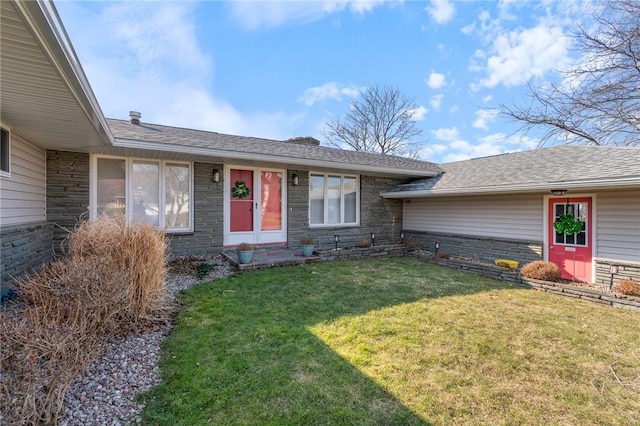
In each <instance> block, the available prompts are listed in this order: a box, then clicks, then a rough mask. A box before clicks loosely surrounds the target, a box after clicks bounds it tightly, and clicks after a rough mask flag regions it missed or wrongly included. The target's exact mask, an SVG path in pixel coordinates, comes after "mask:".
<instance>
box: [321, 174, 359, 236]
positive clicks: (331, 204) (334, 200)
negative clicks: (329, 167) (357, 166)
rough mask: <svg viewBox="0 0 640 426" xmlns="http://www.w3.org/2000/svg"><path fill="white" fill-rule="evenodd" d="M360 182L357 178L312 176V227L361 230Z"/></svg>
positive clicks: (352, 176) (335, 175)
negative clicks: (341, 227) (359, 227)
mask: <svg viewBox="0 0 640 426" xmlns="http://www.w3.org/2000/svg"><path fill="white" fill-rule="evenodd" d="M359 224H360V179H359V178H358V176H356V175H340V174H335V173H314V172H312V173H311V174H310V175H309V226H310V227H323V226H332V227H333V226H358V225H359Z"/></svg>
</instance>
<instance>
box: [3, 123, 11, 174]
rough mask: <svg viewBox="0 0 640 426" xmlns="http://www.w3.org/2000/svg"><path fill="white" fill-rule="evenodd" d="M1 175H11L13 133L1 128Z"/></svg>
mask: <svg viewBox="0 0 640 426" xmlns="http://www.w3.org/2000/svg"><path fill="white" fill-rule="evenodd" d="M0 174H1V175H3V176H9V175H10V174H11V132H9V130H7V129H5V128H4V127H0Z"/></svg>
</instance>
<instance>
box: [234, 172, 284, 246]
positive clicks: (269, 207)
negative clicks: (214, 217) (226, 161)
mask: <svg viewBox="0 0 640 426" xmlns="http://www.w3.org/2000/svg"><path fill="white" fill-rule="evenodd" d="M285 176H286V171H285V170H272V169H240V168H232V169H230V170H229V178H228V181H227V182H228V183H227V187H228V191H227V194H228V195H227V197H226V201H227V203H228V206H229V208H228V212H229V214H228V220H227V221H225V223H228V227H227V232H226V235H225V244H226V245H237V244H240V243H242V242H247V243H253V244H267V243H284V242H286V240H287V235H286V234H287V233H286V229H285V224H286V218H285V215H286V210H285V205H286V200H285V190H286V185H285V183H286V182H285ZM244 188H247V189H244Z"/></svg>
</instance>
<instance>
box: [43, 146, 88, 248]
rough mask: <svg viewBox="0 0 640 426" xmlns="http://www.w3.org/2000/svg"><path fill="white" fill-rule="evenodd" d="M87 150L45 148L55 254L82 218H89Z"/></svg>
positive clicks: (48, 203) (48, 214)
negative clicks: (69, 150)
mask: <svg viewBox="0 0 640 426" xmlns="http://www.w3.org/2000/svg"><path fill="white" fill-rule="evenodd" d="M88 208H89V154H85V153H80V152H66V151H47V220H48V221H49V222H51V223H52V224H53V249H54V255H55V256H60V255H63V254H65V253H66V251H65V248H64V247H62V244H63V242H64V240H65V238H66V237H67V235H68V233H69V232H70V231H73V229H74V228H75V226H76V224H77V223H78V222H79V221H81V220H88V219H89V210H88Z"/></svg>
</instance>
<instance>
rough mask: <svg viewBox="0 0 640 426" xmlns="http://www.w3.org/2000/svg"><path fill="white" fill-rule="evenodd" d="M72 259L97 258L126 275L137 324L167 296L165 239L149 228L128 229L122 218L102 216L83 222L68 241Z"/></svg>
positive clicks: (132, 226) (137, 225) (136, 227)
mask: <svg viewBox="0 0 640 426" xmlns="http://www.w3.org/2000/svg"><path fill="white" fill-rule="evenodd" d="M69 252H70V255H71V257H72V258H74V259H87V258H91V257H98V258H100V259H102V261H103V262H105V263H109V264H111V265H112V267H113V268H119V267H121V266H122V267H124V268H125V269H127V270H128V271H129V286H128V289H127V293H128V295H129V302H130V303H129V308H130V311H131V312H130V313H131V315H133V317H134V318H135V319H136V320H139V319H142V318H144V317H146V316H147V315H149V314H151V312H152V311H153V310H154V308H157V307H158V305H159V304H162V303H163V302H164V298H165V296H166V289H165V279H166V238H165V234H164V233H159V232H157V231H156V230H155V229H153V227H152V226H151V225H149V224H143V223H136V224H133V225H131V226H127V225H126V224H125V221H124V219H123V218H115V217H112V216H106V215H103V216H101V217H100V218H99V219H98V220H96V221H94V222H83V223H82V224H81V225H80V226H79V227H78V228H77V229H76V231H75V232H73V233H72V234H71V235H70V237H69Z"/></svg>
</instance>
